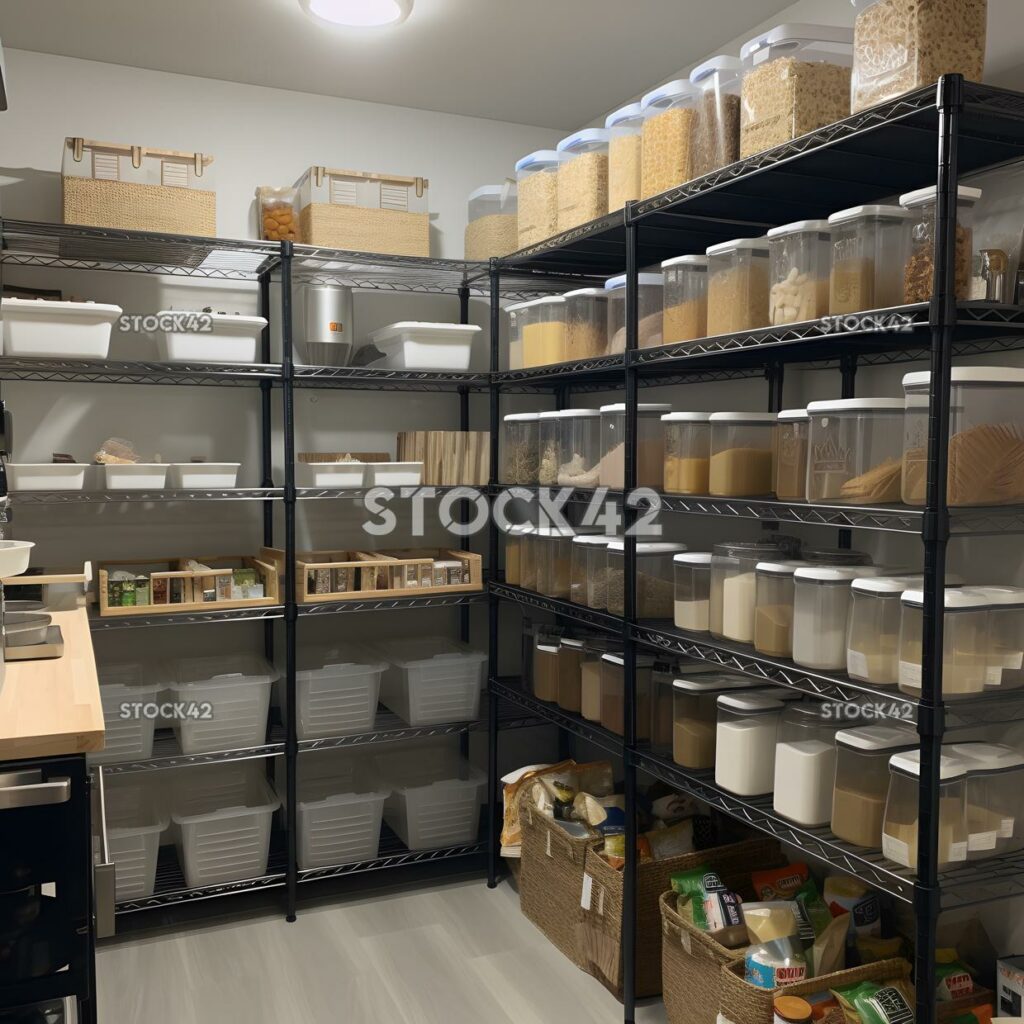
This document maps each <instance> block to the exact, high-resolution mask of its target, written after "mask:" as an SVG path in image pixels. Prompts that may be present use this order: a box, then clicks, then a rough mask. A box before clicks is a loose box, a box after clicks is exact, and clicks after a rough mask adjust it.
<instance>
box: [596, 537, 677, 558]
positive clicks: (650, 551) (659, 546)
mask: <svg viewBox="0 0 1024 1024" xmlns="http://www.w3.org/2000/svg"><path fill="white" fill-rule="evenodd" d="M608 550H609V551H625V550H626V542H625V541H624V540H623V539H622V538H621V537H615V538H614V539H613V540H612V541H611V543H610V544H609V545H608ZM685 550H686V545H685V544H677V543H674V542H673V541H667V540H659V541H647V542H643V541H640V542H638V543H637V546H636V553H637V554H638V555H674V554H676V553H677V552H680V551H685Z"/></svg>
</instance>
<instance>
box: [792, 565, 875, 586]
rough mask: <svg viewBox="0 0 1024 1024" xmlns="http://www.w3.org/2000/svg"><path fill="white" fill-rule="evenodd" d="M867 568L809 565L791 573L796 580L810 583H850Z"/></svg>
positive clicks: (862, 574) (863, 573) (862, 566)
mask: <svg viewBox="0 0 1024 1024" xmlns="http://www.w3.org/2000/svg"><path fill="white" fill-rule="evenodd" d="M869 568H870V566H864V565H856V566H853V565H850V566H846V565H843V566H832V565H809V566H805V567H804V568H801V569H797V570H796V572H795V573H793V575H794V577H795V578H796V579H798V580H807V581H808V582H812V583H852V582H853V581H854V580H855V579H857V577H859V576H864V575H865V569H869Z"/></svg>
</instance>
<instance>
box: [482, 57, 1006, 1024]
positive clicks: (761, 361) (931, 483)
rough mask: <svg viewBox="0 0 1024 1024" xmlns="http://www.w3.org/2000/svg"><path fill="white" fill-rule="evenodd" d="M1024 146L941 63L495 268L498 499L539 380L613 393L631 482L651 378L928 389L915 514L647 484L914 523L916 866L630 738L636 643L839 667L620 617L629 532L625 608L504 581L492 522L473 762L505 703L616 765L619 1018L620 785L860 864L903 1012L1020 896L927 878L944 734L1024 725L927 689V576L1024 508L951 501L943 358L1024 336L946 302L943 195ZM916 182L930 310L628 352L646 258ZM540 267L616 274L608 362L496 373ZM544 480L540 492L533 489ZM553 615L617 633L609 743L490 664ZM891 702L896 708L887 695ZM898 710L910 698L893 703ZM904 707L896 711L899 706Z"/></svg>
mask: <svg viewBox="0 0 1024 1024" xmlns="http://www.w3.org/2000/svg"><path fill="white" fill-rule="evenodd" d="M1022 157H1024V95H1022V94H1019V93H1015V92H1010V91H1007V90H1003V89H998V88H993V87H990V86H983V85H977V84H973V83H969V82H965V81H964V80H963V79H962V78H961V77H960V76H957V75H950V76H946V77H945V78H943V79H940V81H939V82H938V83H937V85H936V86H932V87H930V88H925V89H920V90H918V91H916V92H913V93H910V94H908V95H906V96H902V97H900V98H898V99H896V100H893V101H890V102H888V103H885V104H882V105H880V106H878V107H874V108H872V109H870V110H866V111H862V112H860V113H858V114H856V115H853V116H852V117H849V118H846V119H844V120H843V121H840V122H838V123H836V124H833V125H829V126H827V127H825V128H822V129H820V130H819V131H816V132H812V133H810V134H808V135H805V136H802V137H801V138H799V139H796V140H794V141H793V142H791V143H787V144H786V145H783V146H779V147H777V148H776V149H772V150H769V151H767V152H765V153H760V154H758V155H756V156H754V157H751V158H749V159H745V160H741V161H738V162H736V163H734V164H730V165H729V166H728V167H725V168H723V169H721V170H719V171H716V172H715V173H713V174H710V175H707V176H705V177H702V178H698V179H696V180H694V181H691V182H688V183H687V184H685V185H681V186H679V187H678V188H675V189H671V190H669V191H668V192H665V193H662V194H661V195H658V196H654V197H652V198H650V199H645V200H642V201H639V202H635V203H631V204H629V205H628V206H627V208H626V209H625V210H624V211H621V212H620V213H616V214H611V215H609V216H607V217H603V218H600V219H599V220H596V221H593V222H591V223H589V224H584V225H581V226H580V227H578V228H574V229H573V230H571V231H568V232H565V233H563V234H560V235H556V236H555V237H553V238H551V239H549V240H547V241H546V242H544V243H541V244H539V245H535V246H532V247H531V248H528V249H524V250H521V251H520V252H518V253H514V254H513V255H511V256H509V257H506V258H503V259H498V260H492V261H491V270H490V280H491V294H492V307H491V317H492V327H491V343H492V377H491V431H492V462H491V465H492V481H491V487H492V489H494V490H495V491H500V490H501V488H500V487H499V485H498V480H497V474H496V467H497V454H498V452H497V437H498V430H499V428H500V425H501V402H502V399H503V398H504V397H505V396H506V395H509V394H516V393H521V392H547V393H548V394H550V395H552V396H553V398H554V400H555V403H556V407H557V408H563V407H567V406H568V405H569V401H570V398H571V396H572V395H573V394H574V393H580V392H587V391H601V390H614V391H624V399H625V403H626V410H627V412H626V430H625V442H626V460H625V482H626V485H627V486H626V488H625V490H626V491H627V492H630V491H632V489H633V486H634V485H635V483H636V469H637V444H636V438H637V426H636V422H637V420H636V408H637V400H638V391H639V388H641V387H646V386H664V385H666V384H686V383H710V382H717V381H727V380H743V379H748V380H749V379H756V378H763V379H765V380H766V382H767V385H768V408H769V409H771V410H778V409H779V408H780V403H781V400H782V383H783V379H784V371H785V368H786V367H787V366H797V367H799V368H801V369H821V370H828V371H830V372H835V371H836V370H838V371H839V378H840V379H839V390H840V393H841V396H842V397H844V398H845V397H853V395H854V393H855V382H856V373H857V368H858V367H859V366H876V365H887V364H893V363H901V362H907V361H911V360H922V359H926V360H928V361H929V363H930V368H931V373H932V377H931V379H932V382H933V387H932V391H931V394H930V397H929V437H928V460H929V476H928V486H927V503H926V505H925V507H923V508H910V507H907V506H903V505H892V506H882V507H858V506H845V505H814V504H810V503H789V502H781V501H776V500H774V499H769V498H766V499H763V500H761V499H750V500H742V501H725V500H723V499H717V498H711V497H706V498H702V497H696V498H694V497H689V496H687V497H682V496H678V495H654V496H653V499H652V500H653V501H654V503H655V504H656V505H657V506H658V508H659V510H660V511H661V512H662V513H667V514H679V515H693V516H704V517H713V518H716V519H722V520H728V519H733V518H736V519H754V520H761V521H763V522H765V523H772V524H776V523H781V524H791V523H802V524H808V525H815V526H832V527H836V528H838V529H839V531H840V533H839V539H840V544H841V545H843V546H849V544H850V539H851V531H853V530H874V531H883V532H888V533H896V534H904V535H908V536H910V535H916V536H918V537H920V538H921V540H922V543H923V548H924V555H925V558H924V567H925V568H924V575H925V584H924V590H925V612H924V654H923V660H924V664H923V678H924V680H925V682H924V687H923V691H922V694H921V695H920V698H919V699H917V700H915V701H912V702H910V704H911V705H912V708H911V710H912V715H913V718H914V720H915V721H916V723H917V728H918V732H919V734H920V737H921V749H922V783H921V787H920V802H919V818H920V830H921V831H920V834H921V836H922V841H921V843H920V846H919V859H918V864H917V871H916V872H910V871H906V870H904V869H902V868H899V867H897V866H896V865H894V864H892V863H891V862H889V861H887V860H885V859H884V858H883V857H882V856H881V855H880V854H874V853H871V852H870V851H863V850H858V849H855V848H853V847H850V846H848V845H847V844H844V843H842V842H841V841H839V840H838V839H836V837H835V836H833V835H832V834H831V833H830V832H829V831H828V830H827V829H812V830H808V829H801V828H799V827H796V826H794V825H793V824H792V823H788V822H786V821H784V820H783V819H781V818H779V817H778V816H777V815H775V814H774V812H773V811H772V808H771V803H770V800H769V801H764V800H743V799H739V798H737V797H735V796H733V795H731V794H729V793H727V792H725V791H723V790H721V789H720V788H719V787H717V786H716V785H715V783H714V779H713V778H712V777H709V773H699V772H688V771H686V770H685V769H682V768H680V767H679V766H677V765H675V764H674V763H672V762H671V761H669V760H667V759H665V758H663V757H660V756H658V755H656V754H655V753H653V752H652V751H651V750H650V749H649V748H648V747H646V746H645V745H644V744H642V743H640V742H638V730H637V721H636V717H637V692H636V672H635V655H636V653H637V652H638V651H640V650H643V651H646V652H651V651H654V652H656V653H657V652H661V653H663V654H665V655H666V656H668V657H670V658H679V657H686V658H690V659H696V660H699V661H705V662H709V663H713V664H717V665H721V666H723V667H727V668H729V669H732V670H735V671H739V672H742V673H744V674H746V675H749V676H751V677H752V678H759V679H770V680H771V681H772V682H773V683H777V684H779V685H783V686H789V687H793V688H795V689H798V690H801V691H802V692H804V693H807V694H810V695H813V696H817V697H822V698H827V699H830V700H835V701H840V702H843V703H844V704H848V705H854V704H857V703H859V702H862V701H864V700H876V699H877V698H878V696H879V694H878V692H872V691H871V689H870V688H869V687H864V686H862V685H860V684H857V683H855V682H853V681H852V680H850V679H849V678H848V677H846V676H845V675H842V674H840V675H828V674H822V673H811V672H807V671H806V670H804V669H801V668H798V667H797V666H795V665H794V664H793V663H792V662H787V661H784V660H783V661H780V660H776V659H766V658H764V657H761V656H760V655H757V654H756V653H755V652H754V651H753V650H752V648H749V647H745V646H743V645H737V644H729V643H721V642H718V641H715V640H712V639H711V638H709V637H708V636H707V635H706V634H704V635H701V636H696V635H688V634H686V633H684V632H683V631H681V630H678V629H676V628H675V627H674V626H673V625H672V624H671V623H663V622H654V623H652V622H641V621H639V620H638V619H637V615H636V609H637V604H636V592H635V586H636V539H635V537H627V540H626V545H625V567H626V579H627V581H628V584H627V587H626V592H625V601H624V604H625V608H624V611H625V614H624V616H623V617H621V618H616V617H614V616H608V615H606V614H604V613H600V612H592V611H590V610H589V609H586V608H581V607H579V606H577V605H573V604H571V603H569V602H566V601H558V600H552V599H549V598H546V597H543V596H540V595H537V594H532V593H530V592H528V591H524V590H522V589H521V588H519V587H512V586H509V585H508V584H506V583H505V582H503V579H502V576H501V574H500V573H499V572H498V570H497V568H496V567H497V566H498V565H499V531H498V529H497V528H496V526H494V525H492V527H491V536H490V564H491V566H492V567H494V568H492V578H491V582H490V587H489V591H490V606H489V629H490V661H489V678H490V684H489V686H490V692H491V694H492V696H493V697H495V698H496V700H494V701H493V702H492V703H491V705H490V708H489V721H488V727H489V728H488V736H489V743H490V746H489V767H490V778H489V785H490V793H491V801H492V804H493V803H494V802H495V801H496V798H497V791H498V779H497V749H498V742H499V733H500V728H501V722H500V716H499V713H498V708H499V706H500V705H501V704H511V705H512V706H514V707H515V708H517V709H519V710H520V711H521V712H522V713H527V714H533V715H537V716H539V717H541V718H543V719H545V720H546V721H548V722H550V723H552V724H553V725H556V726H558V727H559V729H561V730H562V732H563V733H565V734H567V735H570V736H576V737H579V738H581V739H584V740H587V741H589V742H591V743H595V744H596V745H597V746H599V747H600V748H601V749H604V750H606V751H608V752H610V753H612V754H617V755H619V756H621V757H622V760H623V764H624V772H625V792H626V819H627V835H626V844H625V845H626V851H627V863H626V867H625V872H624V887H623V888H624V894H623V895H624V901H623V920H622V956H623V978H624V1000H623V1003H624V1019H625V1021H626V1022H627V1024H632V1022H633V1021H634V1020H635V988H634V970H635V955H636V935H635V920H636V915H635V911H636V898H637V890H636V881H637V876H636V858H635V850H636V834H635V833H636V817H635V811H636V791H637V776H638V773H640V772H643V773H644V774H645V775H647V776H650V777H652V778H656V779H660V780H662V781H664V782H665V783H667V784H668V785H671V786H673V787H675V788H677V789H679V790H681V791H683V792H686V793H689V794H691V795H693V796H695V797H697V798H698V799H700V800H703V801H705V802H706V803H708V804H709V805H710V806H712V807H714V808H716V809H717V810H719V811H721V812H723V813H724V814H726V815H728V816H730V817H732V818H734V819H736V820H738V821H740V822H744V823H746V824H747V825H749V826H751V827H753V828H755V829H758V830H759V831H761V832H765V833H767V834H769V835H774V836H777V837H778V838H780V839H781V840H783V841H784V842H787V843H791V844H792V845H794V846H796V847H798V848H800V849H801V850H802V851H803V852H804V853H805V854H806V855H807V856H808V857H811V858H813V859H815V860H817V861H819V862H822V863H825V864H827V865H831V866H833V867H835V868H838V869H840V870H842V871H845V872H848V873H850V874H854V875H857V876H859V877H861V878H863V879H864V880H865V881H866V882H868V883H869V884H870V885H872V886H874V887H876V888H879V889H881V890H883V891H884V892H887V893H890V894H891V895H892V896H893V897H894V898H896V899H898V900H899V901H901V902H903V903H906V904H910V905H912V906H913V907H914V912H915V917H916V940H917V941H916V954H915V956H916V964H915V968H916V978H917V994H918V996H917V998H918V1004H917V1019H918V1020H919V1021H921V1022H925V1021H933V1020H934V1019H935V1012H936V1009H935V1000H934V995H933V994H934V992H935V983H934V982H935V967H934V964H935V960H934V954H935V929H936V922H937V919H938V915H939V913H940V912H941V911H942V910H946V909H951V908H954V907H961V906H969V905H972V904H975V903H979V902H986V901H992V900H1001V899H1005V898H1008V897H1011V896H1017V895H1021V894H1024V857H1021V856H1019V855H1014V856H1011V857H1001V858H994V859H993V860H986V861H981V862H978V863H975V864H970V865H968V866H966V867H964V868H961V869H958V870H956V871H951V872H944V873H941V874H940V873H939V871H938V782H939V752H940V747H941V743H942V736H943V733H944V731H945V729H946V728H947V727H949V726H952V725H957V724H979V723H985V722H998V721H1005V720H1007V719H1010V718H1022V717H1024V703H1022V702H1021V701H1020V700H1019V699H1015V698H1014V697H1013V695H1012V694H1007V695H1003V696H1000V697H996V698H994V699H992V700H989V699H987V698H986V699H985V700H979V701H977V702H975V701H972V702H970V703H968V704H964V703H963V702H957V703H955V704H950V705H946V704H944V702H943V697H942V645H943V621H942V619H943V590H944V586H943V580H944V578H945V563H946V547H947V544H948V543H949V541H950V539H951V538H954V537H961V536H986V535H989V536H991V535H1002V534H1020V533H1024V508H1020V507H1010V508H998V509H957V510H955V511H953V512H951V511H950V509H949V508H948V507H947V504H946V494H945V490H946V489H945V479H946V470H947V457H948V431H949V404H950V402H949V390H950V389H949V383H950V366H951V363H952V359H953V357H954V356H976V355H984V354H989V353H992V354H997V353H999V352H1004V351H1010V350H1015V349H1021V348H1024V309H1022V308H1021V307H1017V306H1012V305H1006V304H997V303H985V302H958V301H957V300H956V298H955V287H954V252H955V227H956V188H957V183H958V180H959V178H960V176H961V175H963V174H967V173H969V172H973V171H979V170H982V169H985V168H991V167H995V166H997V165H999V164H1003V163H1007V162H1010V161H1015V160H1020V159H1021V158H1022ZM929 184H936V185H937V187H938V201H937V206H938V209H937V214H936V230H935V238H936V251H935V260H934V263H935V273H934V289H933V293H934V298H933V299H932V301H931V302H930V303H927V304H915V305H910V306H900V307H896V308H893V309H885V310H873V311H871V310H869V311H865V315H864V316H860V317H858V318H856V319H852V318H851V319H847V318H838V319H836V318H825V319H823V320H821V321H814V322H807V323H803V324H791V325H787V326H785V327H780V328H765V329H761V330H756V331H746V332H742V333H738V334H736V335H730V336H724V337H716V338H704V339H699V340H696V341H692V342H686V343H681V344H675V345H666V346H662V347H660V348H652V349H639V347H638V308H637V307H638V303H637V294H638V293H637V275H638V272H639V270H640V268H642V267H647V266H651V265H653V264H656V263H660V262H661V261H662V260H665V259H668V258H671V257H674V256H679V255H683V254H686V253H703V252H704V250H705V249H706V248H707V247H708V246H711V245H714V244H715V243H717V242H723V241H727V240H729V239H733V238H737V237H747V236H750V235H754V234H763V233H764V232H765V231H766V230H767V229H768V228H770V227H774V226H777V225H781V224H786V223H790V222H792V221H797V220H804V219H816V218H822V217H827V216H828V215H829V214H831V213H833V212H835V211H836V210H840V209H844V208H847V207H851V206H855V205H858V204H863V203H870V202H875V201H878V200H881V199H884V198H886V197H889V196H892V195H894V194H898V193H901V192H904V191H907V190H910V189H913V188H919V187H922V186H925V185H929ZM545 271H554V272H558V273H563V274H569V273H571V274H578V275H593V276H598V277H610V276H613V275H615V274H620V273H622V272H623V271H625V273H626V351H625V354H624V355H623V356H616V357H605V358H601V359H596V360H587V361H584V362H580V363H566V364H559V365H556V366H551V367H542V368H534V369H529V370H517V371H500V370H499V366H500V365H501V363H500V358H499V356H500V353H499V350H498V343H497V338H498V327H499V326H500V325H499V311H498V302H497V300H498V298H499V297H500V295H501V290H502V281H503V278H504V276H505V275H506V274H515V275H521V274H523V273H524V272H530V273H543V272H545ZM539 490H543V489H534V491H539ZM592 500H593V493H592V492H575V493H571V494H568V495H566V502H567V504H568V505H580V504H583V503H587V502H590V501H592ZM601 500H611V501H613V502H615V503H617V507H618V508H620V510H621V516H622V521H623V526H624V527H626V528H628V527H629V526H630V525H632V524H633V523H635V522H636V519H637V517H638V515H639V514H640V513H641V512H642V511H643V510H644V509H645V508H647V507H648V504H649V503H650V501H648V503H647V504H645V503H644V502H623V500H622V495H621V494H616V493H610V494H608V495H604V496H602V498H601ZM508 604H512V605H518V606H519V607H520V609H521V610H522V609H532V610H536V611H542V612H548V613H550V614H551V615H553V616H554V617H555V618H556V619H557V620H558V621H560V622H563V623H571V624H577V625H579V626H582V627H585V628H590V629H597V630H599V631H600V632H602V633H605V634H607V635H613V636H618V637H619V638H621V643H622V648H623V650H624V651H625V655H626V657H625V691H626V692H625V729H624V735H623V736H618V735H614V734H611V733H608V732H607V730H604V729H602V728H600V727H599V726H596V725H594V723H591V722H587V721H585V720H584V719H582V718H581V717H580V716H579V715H574V714H571V713H568V712H565V711H563V710H561V709H559V708H557V707H554V706H552V705H549V704H544V703H541V702H540V701H538V700H536V698H534V697H533V696H532V695H531V694H529V693H527V692H525V690H524V689H523V687H522V684H521V681H520V680H519V679H515V678H513V679H510V678H507V677H501V676H499V674H498V671H497V669H498V649H497V646H498V625H499V614H500V609H501V607H502V606H503V605H508ZM885 699H887V700H888V701H890V702H892V701H893V700H894V696H893V695H892V694H891V693H890V694H887V695H885ZM896 702H897V703H899V704H903V703H906V702H905V701H904V700H903V698H902V695H897V698H896ZM902 712H903V709H900V714H901V715H902ZM490 825H491V827H490V832H489V836H488V884H489V885H491V886H493V885H495V884H496V883H497V879H498V876H499V864H500V860H499V844H498V822H497V821H496V820H495V821H491V823H490Z"/></svg>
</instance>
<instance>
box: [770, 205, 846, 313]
mask: <svg viewBox="0 0 1024 1024" xmlns="http://www.w3.org/2000/svg"><path fill="white" fill-rule="evenodd" d="M768 252H769V258H770V260H771V291H770V292H769V295H768V318H769V322H770V323H771V324H772V325H773V326H778V325H779V324H794V323H799V322H801V321H803V320H817V319H818V318H819V317H823V316H825V315H826V314H827V313H828V284H829V268H830V265H831V260H832V229H831V228H830V227H829V224H828V221H827V220H800V221H796V222H795V223H793V224H784V225H783V226H782V227H778V228H772V229H771V230H770V231H769V232H768Z"/></svg>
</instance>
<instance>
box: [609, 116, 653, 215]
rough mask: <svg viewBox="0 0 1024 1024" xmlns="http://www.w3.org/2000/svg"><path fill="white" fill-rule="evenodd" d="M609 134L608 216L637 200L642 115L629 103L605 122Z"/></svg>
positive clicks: (639, 176)
mask: <svg viewBox="0 0 1024 1024" xmlns="http://www.w3.org/2000/svg"><path fill="white" fill-rule="evenodd" d="M604 126H605V128H606V129H607V130H608V136H609V137H608V212H609V213H614V212H615V211H616V210H621V209H622V208H623V207H624V206H625V205H626V203H631V202H633V201H634V200H636V199H639V198H640V190H641V186H642V182H641V177H642V172H641V153H642V150H643V128H644V112H643V110H642V109H641V107H640V104H639V103H630V104H627V105H626V106H625V107H620V108H619V109H618V110H616V111H614V113H611V114H609V115H608V116H607V117H606V118H605V120H604Z"/></svg>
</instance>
